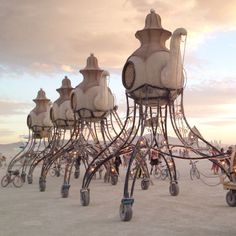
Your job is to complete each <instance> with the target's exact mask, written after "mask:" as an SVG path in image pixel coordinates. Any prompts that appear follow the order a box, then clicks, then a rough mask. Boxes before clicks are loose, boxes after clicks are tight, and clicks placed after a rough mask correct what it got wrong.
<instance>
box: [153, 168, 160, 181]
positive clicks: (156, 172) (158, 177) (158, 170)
mask: <svg viewBox="0 0 236 236" xmlns="http://www.w3.org/2000/svg"><path fill="white" fill-rule="evenodd" d="M154 176H155V178H157V179H160V178H161V169H160V168H157V169H156V170H154Z"/></svg>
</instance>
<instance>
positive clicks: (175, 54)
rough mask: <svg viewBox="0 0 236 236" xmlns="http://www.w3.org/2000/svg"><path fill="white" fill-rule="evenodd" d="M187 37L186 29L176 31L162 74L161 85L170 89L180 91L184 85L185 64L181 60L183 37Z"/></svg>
mask: <svg viewBox="0 0 236 236" xmlns="http://www.w3.org/2000/svg"><path fill="white" fill-rule="evenodd" d="M186 35H187V30H186V29H184V28H178V29H176V30H175V31H174V32H173V34H172V37H171V41H170V54H169V60H168V62H167V65H166V66H165V67H164V69H163V70H162V72H161V83H162V85H163V86H164V87H166V88H169V89H180V88H182V87H183V85H184V76H183V62H182V59H181V52H180V44H181V37H182V36H186Z"/></svg>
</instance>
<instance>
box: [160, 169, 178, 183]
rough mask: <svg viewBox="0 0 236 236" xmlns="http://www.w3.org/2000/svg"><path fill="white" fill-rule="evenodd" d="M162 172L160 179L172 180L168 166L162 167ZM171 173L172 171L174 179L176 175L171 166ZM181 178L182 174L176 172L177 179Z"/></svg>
mask: <svg viewBox="0 0 236 236" xmlns="http://www.w3.org/2000/svg"><path fill="white" fill-rule="evenodd" d="M161 168H162V169H161V172H160V177H161V179H162V180H165V179H166V178H167V177H168V179H170V173H169V169H168V168H167V166H161ZM170 171H171V175H172V177H173V175H174V171H173V170H172V169H171V166H170ZM179 177H180V173H179V171H178V170H176V179H179Z"/></svg>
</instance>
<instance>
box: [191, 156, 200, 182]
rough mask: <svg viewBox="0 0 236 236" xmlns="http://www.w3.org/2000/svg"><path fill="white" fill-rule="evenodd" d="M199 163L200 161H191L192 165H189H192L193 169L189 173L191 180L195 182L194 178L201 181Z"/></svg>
mask: <svg viewBox="0 0 236 236" xmlns="http://www.w3.org/2000/svg"><path fill="white" fill-rule="evenodd" d="M197 162H198V161H192V160H191V161H190V163H189V165H191V169H190V172H189V174H190V179H191V180H194V178H196V179H200V172H199V170H198V168H197V165H196V163H197Z"/></svg>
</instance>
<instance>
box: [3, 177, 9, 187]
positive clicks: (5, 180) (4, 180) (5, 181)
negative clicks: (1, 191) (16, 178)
mask: <svg viewBox="0 0 236 236" xmlns="http://www.w3.org/2000/svg"><path fill="white" fill-rule="evenodd" d="M8 184H9V179H8V175H5V176H3V177H2V180H1V186H2V187H3V188H5V187H7V185H8Z"/></svg>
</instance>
